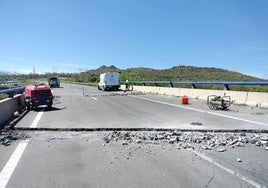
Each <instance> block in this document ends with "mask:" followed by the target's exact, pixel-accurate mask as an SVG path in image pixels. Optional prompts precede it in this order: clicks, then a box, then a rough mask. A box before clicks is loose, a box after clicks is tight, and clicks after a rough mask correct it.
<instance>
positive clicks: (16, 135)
mask: <svg viewBox="0 0 268 188" xmlns="http://www.w3.org/2000/svg"><path fill="white" fill-rule="evenodd" d="M26 138H28V135H27V134H26V133H25V132H18V131H11V130H7V129H4V130H2V131H1V132H0V143H1V145H3V146H10V145H11V144H12V142H14V141H16V140H25V139H26Z"/></svg>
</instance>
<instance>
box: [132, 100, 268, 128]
mask: <svg viewBox="0 0 268 188" xmlns="http://www.w3.org/2000/svg"><path fill="white" fill-rule="evenodd" d="M129 96H130V97H134V98H139V99H143V100H147V101H151V102H156V103H159V104H165V105H169V106H175V107H179V108H184V109H187V110H192V111H196V112H201V113H207V114H212V115H215V116H221V117H225V118H229V119H235V120H239V121H244V122H248V123H254V124H257V125H265V126H268V124H267V123H262V122H258V121H251V120H248V119H243V118H238V117H234V116H229V115H224V114H218V113H215V112H208V111H205V110H199V109H195V108H191V107H187V106H181V105H177V104H171V103H167V102H162V101H157V100H153V99H147V98H144V97H138V96H131V95H129Z"/></svg>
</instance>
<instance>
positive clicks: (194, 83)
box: [131, 81, 268, 90]
mask: <svg viewBox="0 0 268 188" xmlns="http://www.w3.org/2000/svg"><path fill="white" fill-rule="evenodd" d="M131 84H133V85H143V86H146V84H147V85H148V84H150V85H154V86H158V85H160V84H167V85H170V87H174V85H182V84H186V85H191V86H192V88H193V89H196V85H223V89H224V90H230V88H229V85H242V86H252V85H259V86H268V82H176V81H175V82H170V81H132V82H131Z"/></svg>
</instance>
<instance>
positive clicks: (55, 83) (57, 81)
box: [48, 77, 60, 87]
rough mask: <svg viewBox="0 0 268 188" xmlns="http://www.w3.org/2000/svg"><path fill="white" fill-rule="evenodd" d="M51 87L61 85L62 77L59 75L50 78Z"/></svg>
mask: <svg viewBox="0 0 268 188" xmlns="http://www.w3.org/2000/svg"><path fill="white" fill-rule="evenodd" d="M48 85H49V87H60V79H59V78H58V77H50V78H48Z"/></svg>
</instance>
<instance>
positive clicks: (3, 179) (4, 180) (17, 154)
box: [0, 108, 45, 188]
mask: <svg viewBox="0 0 268 188" xmlns="http://www.w3.org/2000/svg"><path fill="white" fill-rule="evenodd" d="M44 110H45V109H44V108H42V109H41V110H40V111H39V112H38V114H37V115H36V117H35V118H34V120H33V123H32V124H31V125H30V128H35V127H37V125H38V123H39V121H40V119H41V117H42V115H43V113H44ZM28 143H29V140H23V141H21V142H20V143H19V144H18V146H17V148H16V149H15V151H14V152H13V154H12V155H11V157H10V158H9V160H8V162H7V163H6V165H5V167H4V168H3V170H2V171H1V173H0V188H5V187H6V186H7V184H8V181H9V180H10V177H11V175H12V174H13V172H14V170H15V168H16V166H17V164H18V163H19V161H20V158H21V156H22V154H23V152H24V150H25V149H26V147H27V145H28Z"/></svg>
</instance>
